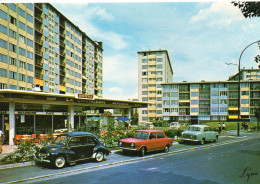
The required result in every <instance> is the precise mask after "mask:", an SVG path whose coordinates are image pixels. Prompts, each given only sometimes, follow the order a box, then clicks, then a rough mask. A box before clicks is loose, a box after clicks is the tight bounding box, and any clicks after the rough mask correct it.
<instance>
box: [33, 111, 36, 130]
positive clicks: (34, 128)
mask: <svg viewBox="0 0 260 184" xmlns="http://www.w3.org/2000/svg"><path fill="white" fill-rule="evenodd" d="M33 133H34V134H36V114H34V115H33Z"/></svg>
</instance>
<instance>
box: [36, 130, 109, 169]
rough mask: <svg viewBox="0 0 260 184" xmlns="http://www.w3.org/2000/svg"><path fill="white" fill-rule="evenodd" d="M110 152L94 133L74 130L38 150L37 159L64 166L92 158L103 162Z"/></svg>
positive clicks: (60, 166) (59, 166)
mask: <svg viewBox="0 0 260 184" xmlns="http://www.w3.org/2000/svg"><path fill="white" fill-rule="evenodd" d="M109 153H110V152H109V151H108V150H107V148H106V147H105V146H104V145H103V144H102V143H101V142H100V141H99V139H98V138H97V136H95V135H94V134H92V133H89V132H72V133H64V134H61V135H59V136H57V137H56V139H55V140H54V141H53V143H52V144H50V145H47V146H44V147H42V148H40V149H38V150H36V153H35V160H36V161H38V162H47V163H50V164H52V165H54V166H55V167H57V168H63V167H64V166H65V165H66V164H75V163H76V161H81V160H85V159H91V158H92V159H95V160H96V161H97V162H101V161H102V160H103V159H104V155H109Z"/></svg>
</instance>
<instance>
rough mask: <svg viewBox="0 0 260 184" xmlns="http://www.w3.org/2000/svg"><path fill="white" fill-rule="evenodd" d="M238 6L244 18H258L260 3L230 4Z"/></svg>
mask: <svg viewBox="0 0 260 184" xmlns="http://www.w3.org/2000/svg"><path fill="white" fill-rule="evenodd" d="M232 3H233V4H234V6H238V8H239V9H240V10H241V12H242V14H243V15H244V17H245V18H251V17H260V2H257V1H256V2H232Z"/></svg>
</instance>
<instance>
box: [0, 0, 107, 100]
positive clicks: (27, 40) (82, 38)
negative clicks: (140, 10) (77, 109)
mask: <svg viewBox="0 0 260 184" xmlns="http://www.w3.org/2000/svg"><path fill="white" fill-rule="evenodd" d="M102 64H103V48H102V42H96V41H93V40H92V39H91V38H90V37H88V36H87V34H86V33H85V32H84V31H83V30H81V29H80V28H79V27H78V26H77V25H75V24H74V23H72V22H71V21H70V20H69V19H67V18H66V17H65V16H64V15H63V14H62V13H60V12H59V11H58V10H57V9H56V8H55V7H53V6H52V5H51V4H49V3H34V4H32V3H1V4H0V89H17V90H25V91H31V90H32V89H33V87H34V86H39V87H40V88H41V90H42V91H43V92H47V93H56V94H88V95H91V96H95V97H102V96H103V95H102V94H103V74H102V73H103V65H102Z"/></svg>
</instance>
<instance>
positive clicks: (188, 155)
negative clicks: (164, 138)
mask: <svg viewBox="0 0 260 184" xmlns="http://www.w3.org/2000/svg"><path fill="white" fill-rule="evenodd" d="M246 139H247V138H246ZM242 140H243V141H242ZM226 141H228V142H226ZM259 163H260V138H254V139H250V140H244V139H243V138H237V139H236V138H233V139H231V140H230V139H229V140H228V139H227V138H224V137H223V138H221V139H220V141H219V143H208V144H206V145H204V146H201V145H184V144H180V145H175V146H174V147H172V148H171V150H170V153H168V154H164V153H161V152H156V153H151V154H148V155H147V156H145V157H142V158H140V157H138V156H136V155H134V154H133V155H122V152H121V151H119V152H116V153H114V154H113V155H110V156H109V157H108V159H107V160H105V161H104V162H101V163H96V162H92V161H88V162H83V163H79V164H77V165H76V166H70V167H66V168H64V169H52V168H48V167H40V166H33V165H31V166H26V167H18V168H10V169H2V170H0V182H11V183H15V182H19V183H73V184H76V183H90V184H95V183H98V184H102V183H106V184H107V183H113V184H117V183H120V184H122V183H123V184H124V183H126V184H128V183H129V184H131V183H134V184H136V183H138V184H139V183H149V184H153V183H155V184H158V183H178V184H179V183H180V184H181V183H185V184H186V183H194V184H196V183H209V184H211V183H225V184H226V183H231V184H232V183H239V184H240V183H252V184H255V183H260V167H259Z"/></svg>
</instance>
